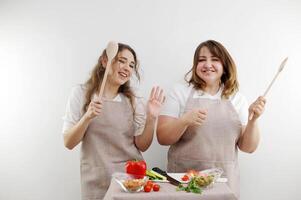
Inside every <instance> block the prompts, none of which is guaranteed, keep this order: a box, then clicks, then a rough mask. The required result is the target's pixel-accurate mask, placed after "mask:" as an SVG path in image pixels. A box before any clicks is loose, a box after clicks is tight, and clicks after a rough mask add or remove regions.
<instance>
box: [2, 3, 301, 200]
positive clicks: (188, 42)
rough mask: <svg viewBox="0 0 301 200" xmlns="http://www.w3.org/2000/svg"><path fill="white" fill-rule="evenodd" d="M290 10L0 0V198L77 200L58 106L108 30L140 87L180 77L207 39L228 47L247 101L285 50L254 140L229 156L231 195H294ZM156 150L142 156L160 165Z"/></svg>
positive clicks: (295, 15) (296, 89)
mask: <svg viewBox="0 0 301 200" xmlns="http://www.w3.org/2000/svg"><path fill="white" fill-rule="evenodd" d="M300 21H301V2H300V1H298V0H295V1H294V0H283V1H276V0H274V1H272V0H271V1H264V0H252V1H222V0H221V1H216V0H212V1H200V0H199V1H193V0H183V1H180V0H167V1H163V0H152V1H140V0H128V1H117V0H110V1H74V0H72V1H71V0H70V1H61V0H52V1H38V0H37V1H33V0H31V1H13V0H10V1H9V0H0V70H1V71H0V92H1V103H0V105H1V115H0V123H1V126H0V158H1V161H0V199H1V200H2V199H3V200H17V199H22V200H41V199H43V200H53V199H56V200H69V199H72V200H76V199H80V177H79V147H77V148H76V149H75V150H73V151H69V150H67V149H65V148H64V145H63V139H62V134H61V128H62V120H61V117H62V116H63V113H64V110H65V104H66V101H67V97H68V95H69V92H70V89H71V87H72V86H74V85H75V84H78V83H83V82H84V81H85V80H86V79H87V78H88V75H89V73H90V71H91V69H92V67H93V66H94V64H95V63H96V61H97V59H98V56H99V55H100V53H101V51H102V49H103V48H105V46H106V44H107V42H108V41H109V40H117V41H120V42H124V43H129V44H130V45H132V46H133V47H134V49H135V50H136V51H137V52H138V56H139V58H140V60H141V69H142V78H143V79H142V81H141V84H140V91H141V94H142V95H143V96H145V97H147V96H148V93H149V90H150V89H151V86H152V85H156V84H159V85H161V86H162V87H164V88H165V89H166V90H168V88H170V87H171V86H172V85H173V84H174V83H175V82H176V81H179V80H182V78H183V75H184V73H186V72H187V71H188V69H189V68H190V66H191V63H192V57H193V53H194V50H195V48H196V46H197V45H198V44H199V43H200V42H202V41H204V40H207V39H215V40H218V41H220V42H221V43H223V44H224V45H225V46H226V48H227V49H228V50H229V51H230V53H231V54H232V55H233V57H234V59H235V61H236V63H237V66H238V72H239V81H240V85H241V87H240V89H241V91H242V92H243V93H244V94H245V95H246V97H247V98H248V99H249V101H250V102H251V101H253V100H254V99H255V98H256V97H257V96H258V95H260V94H262V93H263V92H264V90H265V88H266V87H267V85H268V83H269V81H271V79H272V77H273V75H274V74H275V73H276V71H277V68H278V66H279V64H280V62H281V60H282V59H283V58H284V57H285V56H289V61H288V63H287V66H286V68H285V69H284V71H283V73H282V74H281V75H280V77H279V79H278V80H277V82H276V83H275V85H274V87H273V88H272V90H271V92H270V93H269V95H268V97H267V100H268V103H267V106H266V112H265V114H264V116H262V118H261V119H260V122H259V123H260V127H261V132H262V139H261V144H260V146H259V148H258V150H257V151H256V152H255V153H254V154H251V155H248V154H244V153H240V155H239V156H240V164H241V196H242V198H241V199H243V200H251V199H274V200H275V199H299V198H300V196H301V192H300V189H299V183H300V178H301V172H300V169H301V155H300V152H301V145H300V142H301V141H300V140H301V128H300V119H301V117H300V111H301V104H300V103H299V102H301V94H300V73H301V70H300V67H301V60H300V57H301V56H300V53H301V23H300ZM166 150H167V148H166V147H162V146H159V145H158V143H157V142H156V140H154V143H153V145H152V146H151V148H150V149H149V150H148V151H147V152H146V153H145V154H144V155H145V158H146V160H147V161H148V165H149V166H150V167H153V166H159V167H162V168H165V165H166Z"/></svg>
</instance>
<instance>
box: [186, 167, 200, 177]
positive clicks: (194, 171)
mask: <svg viewBox="0 0 301 200" xmlns="http://www.w3.org/2000/svg"><path fill="white" fill-rule="evenodd" d="M186 174H187V175H189V176H191V177H194V176H197V175H198V174H199V172H198V171H196V170H194V169H190V170H188V171H187V173H186Z"/></svg>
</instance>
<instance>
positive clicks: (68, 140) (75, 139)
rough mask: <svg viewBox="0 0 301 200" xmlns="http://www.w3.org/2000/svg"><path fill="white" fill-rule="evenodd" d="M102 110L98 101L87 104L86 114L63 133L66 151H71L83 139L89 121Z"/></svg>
mask: <svg viewBox="0 0 301 200" xmlns="http://www.w3.org/2000/svg"><path fill="white" fill-rule="evenodd" d="M101 110H102V102H101V101H100V100H93V101H91V103H90V104H89V107H88V110H87V112H86V113H85V114H84V115H83V116H82V118H81V119H80V120H79V121H78V122H77V123H76V124H75V125H74V126H73V127H72V128H70V129H69V130H67V131H66V132H65V133H64V144H65V147H66V148H68V149H70V150H71V149H73V148H74V147H75V146H76V145H78V144H79V143H80V141H81V140H82V139H83V137H84V135H85V133H86V130H87V128H88V126H89V124H90V122H91V120H92V119H93V118H94V117H96V116H98V115H99V114H100V113H101Z"/></svg>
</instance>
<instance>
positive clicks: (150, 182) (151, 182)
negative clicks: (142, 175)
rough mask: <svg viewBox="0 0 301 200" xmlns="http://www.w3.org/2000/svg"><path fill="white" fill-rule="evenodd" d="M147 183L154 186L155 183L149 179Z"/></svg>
mask: <svg viewBox="0 0 301 200" xmlns="http://www.w3.org/2000/svg"><path fill="white" fill-rule="evenodd" d="M146 185H150V186H151V187H152V188H153V185H154V183H153V181H151V180H148V181H147V182H146Z"/></svg>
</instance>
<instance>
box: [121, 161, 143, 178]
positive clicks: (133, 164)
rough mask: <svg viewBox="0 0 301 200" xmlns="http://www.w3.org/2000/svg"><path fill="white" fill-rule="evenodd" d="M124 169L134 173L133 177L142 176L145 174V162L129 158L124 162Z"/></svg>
mask: <svg viewBox="0 0 301 200" xmlns="http://www.w3.org/2000/svg"><path fill="white" fill-rule="evenodd" d="M125 171H126V173H128V174H133V175H135V178H143V177H144V176H145V174H146V162H145V161H144V160H129V161H127V162H126V164H125Z"/></svg>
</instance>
